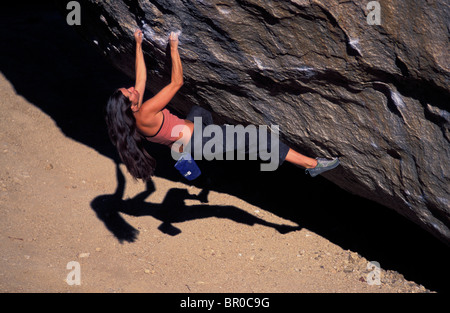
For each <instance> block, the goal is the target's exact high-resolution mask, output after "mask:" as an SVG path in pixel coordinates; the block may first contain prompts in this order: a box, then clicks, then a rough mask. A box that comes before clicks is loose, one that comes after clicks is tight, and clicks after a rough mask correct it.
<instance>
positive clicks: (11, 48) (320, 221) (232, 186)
mask: <svg viewBox="0 0 450 313" xmlns="http://www.w3.org/2000/svg"><path fill="white" fill-rule="evenodd" d="M21 3H22V2H21ZM0 17H1V18H0V23H1V24H2V27H0V42H2V44H1V45H0V70H1V72H2V74H3V75H4V76H5V77H6V78H7V79H8V80H9V81H10V82H11V84H12V85H13V86H14V88H15V90H16V92H17V93H18V94H19V95H21V96H23V97H25V98H26V99H27V100H28V101H29V102H31V103H33V104H34V105H35V106H37V107H39V108H40V109H41V110H43V111H44V112H45V113H46V114H48V115H49V116H50V117H51V118H52V119H53V120H54V121H55V122H56V124H57V125H58V127H59V128H60V129H61V131H62V132H63V133H64V134H65V135H66V136H67V137H70V138H73V139H74V140H76V141H78V142H80V143H82V144H85V145H87V146H89V147H91V148H93V149H95V150H97V151H98V152H99V153H101V154H103V155H105V156H106V157H109V158H111V159H113V160H114V161H115V162H116V163H117V162H118V157H117V154H116V152H115V150H114V149H113V147H112V145H111V144H110V142H109V139H108V136H107V133H106V127H105V123H104V117H103V107H104V104H105V103H106V100H107V99H108V96H109V95H110V94H111V93H112V91H113V90H115V89H116V88H118V87H120V86H128V85H131V84H132V83H133V81H132V80H131V79H130V78H128V77H125V76H124V75H123V74H121V73H120V72H119V71H117V70H116V69H115V68H114V67H113V66H112V65H111V64H109V63H107V62H106V61H105V60H104V59H103V58H102V57H101V56H100V54H99V53H97V51H96V50H95V49H94V47H93V46H90V45H88V43H86V42H85V41H83V40H82V39H81V38H80V37H79V36H78V35H77V34H76V32H75V30H74V29H73V27H72V28H71V27H69V26H68V25H67V24H66V23H65V19H64V17H63V16H61V15H60V13H59V12H58V11H56V10H55V9H54V8H53V7H52V5H51V1H50V2H48V3H47V2H39V4H37V3H36V2H27V3H26V5H23V6H16V7H14V5H6V6H4V8H3V9H2V10H1V11H0ZM150 149H151V150H152V155H154V157H155V158H156V159H157V161H158V166H157V171H156V175H157V176H160V177H164V178H166V179H169V180H173V181H180V180H181V177H180V176H179V174H178V173H176V172H175V170H174V169H173V161H172V160H171V158H170V157H169V152H168V151H167V150H164V149H161V148H158V147H154V146H153V147H150ZM218 162H220V161H214V162H209V163H208V164H205V163H202V162H200V163H201V164H200V167H201V168H202V172H203V173H204V174H203V176H205V177H208V178H209V179H210V180H211V181H210V182H206V183H205V182H201V181H199V182H196V183H195V184H196V185H197V186H198V187H199V188H205V191H204V193H203V194H202V196H203V195H206V193H207V189H208V188H209V189H211V190H216V191H219V192H224V193H228V194H230V195H233V196H236V197H239V198H240V199H243V200H244V201H246V202H248V203H251V204H252V205H255V206H258V207H260V208H261V209H263V210H266V211H269V212H272V213H274V214H276V215H278V216H280V217H282V218H284V219H287V220H290V221H293V222H294V223H296V224H297V225H301V227H305V228H308V229H309V230H311V231H313V232H315V233H317V234H319V235H320V236H323V237H325V238H327V239H328V240H330V241H331V242H333V243H334V244H337V245H339V246H341V247H342V248H343V249H350V250H352V251H355V252H358V253H359V254H361V255H362V256H364V257H365V258H367V259H368V260H375V261H378V262H379V263H380V264H381V266H382V268H384V269H389V270H395V271H398V272H400V273H401V274H403V275H404V276H405V278H406V279H408V280H413V281H415V282H417V283H419V284H423V285H424V286H425V287H426V288H429V289H431V290H437V291H448V289H449V287H448V285H447V282H446V279H447V278H448V277H449V267H448V264H449V261H450V260H449V253H448V247H446V246H444V245H443V244H442V243H441V242H439V241H438V240H436V239H435V238H434V237H432V236H431V235H429V234H428V233H426V232H425V231H423V230H422V229H420V228H419V227H418V226H416V225H414V224H413V223H411V222H409V221H408V220H406V219H404V218H403V217H401V216H399V215H398V214H397V213H395V212H394V211H392V210H390V209H387V208H385V207H382V206H380V205H378V204H376V203H373V202H371V201H368V200H365V199H361V198H359V197H356V196H353V195H351V194H348V193H346V192H344V191H342V190H341V189H340V188H338V187H336V186H335V185H333V184H331V183H330V182H328V181H326V180H325V179H323V178H321V177H317V178H315V179H311V178H309V177H307V176H306V175H304V173H303V172H302V171H301V170H299V169H297V168H295V167H293V166H291V165H289V164H283V165H282V166H281V167H280V168H279V169H278V170H277V171H276V172H260V171H259V170H258V164H253V163H252V162H242V161H240V162H239V161H236V162H220V163H218ZM123 188H124V182H123V176H122V173H120V172H119V171H118V172H117V190H116V192H115V193H114V194H111V195H101V196H98V197H96V198H95V199H86V201H87V202H90V201H92V202H91V205H92V208H93V209H94V210H95V212H96V213H97V216H98V217H99V219H100V220H101V221H103V222H104V223H105V225H106V227H107V228H108V229H109V230H110V231H111V232H112V233H113V234H114V235H115V236H116V237H117V238H118V240H119V241H122V242H123V241H133V240H134V239H135V238H136V236H137V235H138V233H137V231H136V229H134V227H133V226H131V225H129V224H128V223H126V221H124V220H123V219H122V218H121V217H120V215H119V212H122V213H125V214H130V215H135V216H143V215H151V216H153V217H154V218H156V219H158V220H160V221H161V222H162V224H161V226H160V227H159V229H160V230H161V231H162V232H164V233H166V234H169V235H177V234H179V233H180V230H179V229H177V228H176V227H174V226H173V225H172V224H173V223H175V222H177V223H178V222H183V221H187V220H192V219H204V218H208V217H211V216H215V217H221V218H227V219H231V220H233V221H235V222H237V223H243V224H246V225H253V224H262V225H265V226H267V227H273V228H275V229H277V230H278V231H280V232H287V231H291V230H295V229H292V228H289V227H286V226H283V225H274V224H271V223H268V222H266V221H264V220H261V219H259V218H257V217H255V216H252V215H250V214H248V213H246V212H244V211H242V210H240V209H238V208H236V207H233V206H227V205H226V204H224V206H210V205H208V204H206V203H202V202H201V201H202V200H203V201H204V199H203V198H201V197H200V198H198V199H197V200H199V201H200V204H198V205H192V206H186V205H184V202H183V200H184V199H186V198H192V197H193V196H191V195H189V194H188V193H187V191H186V190H184V189H171V190H170V191H169V192H168V194H167V195H166V198H165V200H164V201H163V203H162V204H154V203H149V202H145V201H144V199H145V198H146V197H147V196H148V195H150V194H151V193H152V192H153V191H154V186H153V185H152V183H149V184H148V185H147V190H145V191H143V192H142V193H141V194H139V195H138V196H136V197H135V198H134V199H130V200H123V199H122V195H123Z"/></svg>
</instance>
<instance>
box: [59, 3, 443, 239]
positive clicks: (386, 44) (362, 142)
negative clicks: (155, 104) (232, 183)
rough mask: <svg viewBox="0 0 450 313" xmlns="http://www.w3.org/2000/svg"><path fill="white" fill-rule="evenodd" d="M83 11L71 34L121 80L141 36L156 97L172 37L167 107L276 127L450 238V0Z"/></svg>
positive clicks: (334, 175) (88, 6)
mask: <svg viewBox="0 0 450 313" xmlns="http://www.w3.org/2000/svg"><path fill="white" fill-rule="evenodd" d="M369 2H370V3H369ZM79 3H80V4H81V25H80V26H77V28H78V29H79V30H80V31H81V32H82V33H83V34H84V36H85V37H86V38H87V39H88V40H90V41H92V42H93V43H95V44H96V45H97V46H98V48H99V49H100V50H101V51H102V52H103V53H104V54H105V56H106V57H107V58H109V59H110V60H111V61H112V62H113V63H114V64H115V65H116V66H118V67H119V68H120V69H122V70H123V71H124V72H125V73H127V74H129V75H130V77H133V76H134V38H133V32H134V30H135V29H136V28H137V27H139V28H141V29H143V31H144V34H145V42H144V52H145V57H146V61H147V69H148V88H149V90H150V91H152V92H157V91H158V90H160V89H161V88H162V87H163V86H164V85H165V84H166V83H167V82H168V81H169V78H170V68H169V66H170V59H169V57H168V54H167V51H168V50H167V44H168V40H167V39H168V35H169V33H170V31H179V32H180V33H181V34H180V45H179V48H180V55H181V59H182V62H183V66H184V74H185V85H184V86H183V88H182V89H181V90H180V95H179V96H177V97H176V98H175V99H174V101H173V103H172V107H173V108H177V109H178V110H179V111H180V112H182V113H184V112H186V111H187V110H188V108H189V107H190V106H191V105H194V104H197V105H200V106H203V107H206V108H208V109H210V110H213V111H214V112H216V113H217V114H218V115H219V116H222V117H223V118H225V119H226V120H228V121H232V122H234V123H241V124H248V123H252V124H277V125H279V126H280V130H281V136H282V138H283V140H284V141H285V142H286V143H288V144H289V145H291V146H292V147H293V148H296V149H297V150H299V151H300V152H303V153H305V154H308V155H313V156H324V157H329V156H338V157H340V159H341V166H340V167H339V168H337V169H336V170H334V171H331V172H329V173H327V174H325V175H324V176H325V178H326V179H328V180H330V181H332V182H334V183H335V184H337V185H339V186H340V187H341V188H343V189H345V190H347V191H349V192H351V193H354V194H357V195H359V196H362V197H365V198H369V199H371V200H373V201H376V202H378V203H380V204H382V205H385V206H387V207H390V208H392V209H395V210H396V211H397V212H399V213H400V214H402V215H404V216H405V217H407V218H409V219H410V220H412V221H414V222H416V223H417V224H419V225H421V226H422V227H423V228H425V229H427V230H428V231H429V232H431V233H432V234H434V235H435V236H436V237H438V238H439V239H441V240H442V241H444V242H446V243H447V244H448V243H449V242H450V230H449V227H450V194H449V193H450V131H449V126H450V112H449V111H450V110H449V108H450V88H449V86H450V84H449V77H450V56H449V29H450V24H449V21H450V5H449V4H448V1H446V0H427V1H423V0H411V1H402V0H382V1H365V0H362V1H337V0H291V1H287V0H286V1H262V0H209V1H203V0H198V1H181V0H152V1H131V0H118V1H94V0H91V1H87V0H86V1H79ZM377 4H378V5H379V6H378V7H377ZM64 9H66V8H64ZM378 9H379V10H378ZM66 12H67V10H66ZM374 23H375V25H373V24H374ZM376 23H378V24H379V25H376ZM117 87H120V86H117ZM361 209H364V208H361ZM374 214H376V212H374ZM374 231H382V225H380V229H378V230H374Z"/></svg>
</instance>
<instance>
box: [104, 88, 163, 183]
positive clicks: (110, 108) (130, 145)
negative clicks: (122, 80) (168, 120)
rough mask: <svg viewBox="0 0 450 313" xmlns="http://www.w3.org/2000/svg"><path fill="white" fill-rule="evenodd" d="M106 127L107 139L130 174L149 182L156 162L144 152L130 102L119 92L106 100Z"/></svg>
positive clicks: (143, 140)
mask: <svg viewBox="0 0 450 313" xmlns="http://www.w3.org/2000/svg"><path fill="white" fill-rule="evenodd" d="M106 125H107V126H108V133H109V137H110V139H111V141H112V143H113V144H114V146H116V148H117V151H118V152H119V155H120V158H121V160H122V162H123V163H124V164H125V166H126V167H127V169H128V171H129V172H130V174H131V175H132V176H133V177H134V178H136V179H142V180H144V181H148V180H150V179H151V177H152V175H153V173H154V171H155V166H156V161H155V159H154V158H153V157H152V156H151V155H150V154H148V152H147V151H146V150H145V148H144V142H145V138H144V137H143V136H142V135H141V134H140V133H139V131H138V129H137V128H136V118H135V117H134V115H133V112H132V110H131V101H130V100H129V99H128V98H127V97H125V96H124V94H123V93H122V92H121V91H120V90H116V91H115V92H114V93H113V94H112V95H111V97H110V98H109V100H108V104H107V105H106Z"/></svg>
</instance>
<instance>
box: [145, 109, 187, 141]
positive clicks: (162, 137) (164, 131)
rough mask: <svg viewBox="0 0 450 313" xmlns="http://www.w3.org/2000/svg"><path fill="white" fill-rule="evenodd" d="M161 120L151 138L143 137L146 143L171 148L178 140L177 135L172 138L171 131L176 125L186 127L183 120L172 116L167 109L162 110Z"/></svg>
mask: <svg viewBox="0 0 450 313" xmlns="http://www.w3.org/2000/svg"><path fill="white" fill-rule="evenodd" d="M161 112H162V114H163V120H162V123H161V126H160V127H159V130H158V131H157V132H156V134H155V135H153V136H145V138H147V140H148V141H151V142H154V143H159V144H162V145H166V146H172V144H173V143H174V142H175V141H177V140H178V137H179V135H178V134H177V136H172V129H173V128H174V127H175V126H177V125H183V126H184V125H186V123H185V122H184V120H182V119H181V118H179V117H177V116H175V115H173V114H172V113H170V112H169V110H167V109H163V110H162V111H161Z"/></svg>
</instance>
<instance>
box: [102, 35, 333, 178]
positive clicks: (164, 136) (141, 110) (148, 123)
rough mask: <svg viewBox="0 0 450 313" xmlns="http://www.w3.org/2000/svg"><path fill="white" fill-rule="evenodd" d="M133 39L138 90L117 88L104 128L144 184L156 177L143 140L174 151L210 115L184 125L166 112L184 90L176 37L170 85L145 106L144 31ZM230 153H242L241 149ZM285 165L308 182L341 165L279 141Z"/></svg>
mask: <svg viewBox="0 0 450 313" xmlns="http://www.w3.org/2000/svg"><path fill="white" fill-rule="evenodd" d="M134 38H135V40H136V64H135V67H136V84H135V86H134V87H130V88H119V89H117V90H116V91H115V92H114V93H113V94H112V96H111V97H110V98H109V100H108V103H107V106H106V122H107V126H108V132H109V136H110V138H111V141H112V142H113V144H114V145H115V146H116V148H117V150H118V152H119V155H120V157H121V159H122V162H123V163H124V164H125V166H126V167H127V169H128V171H129V172H130V174H131V175H132V176H133V177H134V178H136V179H142V180H144V181H148V180H150V179H151V176H152V175H153V173H154V169H155V165H156V162H155V159H154V158H153V157H152V156H150V155H149V154H148V152H147V151H146V150H145V149H144V143H145V141H146V140H148V141H151V142H155V143H159V144H163V145H167V146H169V147H172V146H173V144H174V143H175V142H184V144H187V143H188V141H190V140H194V138H197V137H196V136H194V135H195V134H194V123H193V120H194V119H193V118H194V117H195V116H201V117H202V118H203V120H202V121H203V123H206V124H211V123H212V118H211V114H210V112H208V111H206V110H204V109H202V108H200V107H194V109H193V110H192V111H191V112H190V113H189V115H188V116H187V117H186V119H180V118H178V117H177V116H175V115H173V114H171V113H170V112H169V110H168V109H167V108H166V106H167V104H168V103H169V101H171V99H172V98H173V97H174V96H175V94H176V93H177V91H178V90H179V89H180V88H181V86H182V85H183V68H182V65H181V60H180V55H179V53H178V35H177V34H176V33H173V32H172V33H171V34H170V36H169V43H170V53H171V61H172V73H171V82H170V83H169V84H168V85H167V86H165V87H164V88H163V89H162V90H161V91H160V92H158V93H157V94H156V95H155V96H154V97H152V98H150V99H149V100H146V101H143V97H144V91H145V85H146V81H147V69H146V65H145V62H144V56H143V51H142V40H143V34H142V31H141V30H139V29H137V30H136V31H135V33H134ZM174 127H178V129H181V130H182V131H181V132H177V134H178V135H176V136H173V135H172V129H173V128H174ZM224 127H225V126H224ZM224 133H225V132H224ZM186 134H188V135H186ZM207 139H209V138H201V139H200V140H201V141H202V145H204V142H205V141H207ZM268 140H270V137H269V138H268ZM184 146H187V145H184ZM194 146H195V144H193V145H190V147H194ZM172 148H173V147H172ZM233 148H234V149H242V146H241V147H240V148H238V147H236V146H235V147H233ZM244 150H245V151H242V152H248V151H247V150H248V145H245V147H244ZM285 160H286V161H288V162H290V163H293V164H295V165H297V166H299V167H302V168H305V169H306V172H307V173H309V174H310V175H311V176H312V177H314V176H317V175H319V174H321V173H323V172H325V171H328V170H331V169H333V168H335V167H337V166H338V165H339V159H338V158H334V159H331V160H328V159H323V158H316V159H314V158H311V157H307V156H305V155H302V154H300V153H299V152H297V151H295V150H293V149H291V148H289V147H287V146H286V145H285V144H283V143H282V142H281V141H279V164H281V163H282V162H283V161H285Z"/></svg>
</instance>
